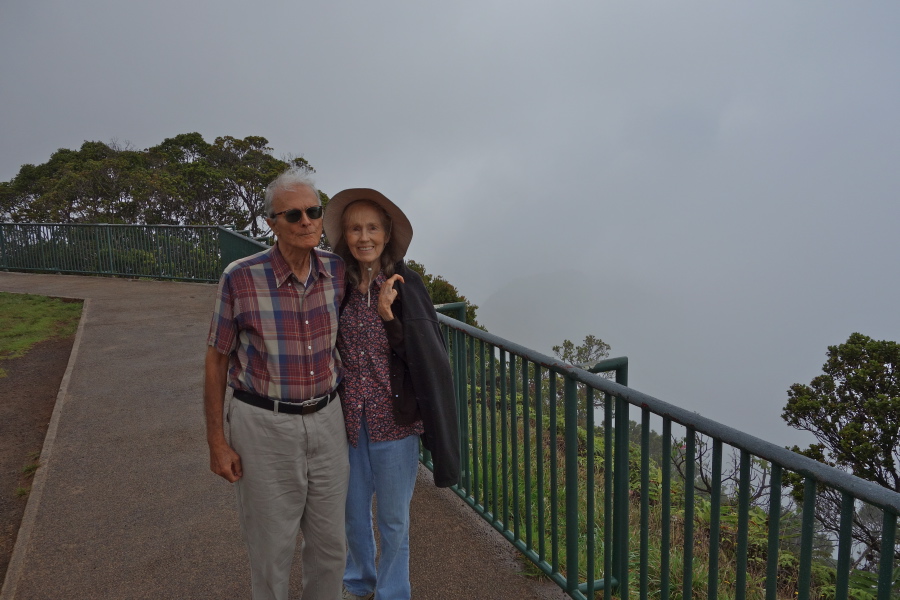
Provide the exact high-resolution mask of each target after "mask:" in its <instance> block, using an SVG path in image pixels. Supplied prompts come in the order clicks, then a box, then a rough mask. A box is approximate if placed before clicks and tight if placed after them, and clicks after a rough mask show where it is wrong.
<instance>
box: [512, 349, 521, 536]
mask: <svg viewBox="0 0 900 600" xmlns="http://www.w3.org/2000/svg"><path fill="white" fill-rule="evenodd" d="M518 360H519V357H518V356H516V355H515V354H510V361H509V396H510V403H509V408H510V411H509V422H510V430H509V432H510V434H511V436H512V467H513V472H512V488H513V490H512V497H513V499H512V509H513V516H512V519H513V535H514V536H515V539H517V540H520V539H522V530H521V520H522V516H521V514H520V513H519V493H520V492H521V490H520V489H519V477H521V472H522V470H521V467H520V466H519V416H518V412H519V411H518V405H519V397H518V393H517V389H516V386H517V384H518V379H517V375H518V373H517V369H516V365H517V363H518ZM523 360H524V359H523Z"/></svg>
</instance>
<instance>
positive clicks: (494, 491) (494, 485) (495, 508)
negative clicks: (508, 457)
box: [490, 346, 500, 523]
mask: <svg viewBox="0 0 900 600" xmlns="http://www.w3.org/2000/svg"><path fill="white" fill-rule="evenodd" d="M490 350H491V351H490V356H491V363H490V365H491V380H490V389H491V430H490V431H491V516H492V517H493V518H492V522H493V523H497V521H498V520H499V519H500V514H499V508H500V506H499V502H500V493H499V490H500V486H499V485H498V482H497V463H498V462H499V458H498V457H497V366H496V365H497V358H496V348H495V347H494V346H491V347H490Z"/></svg>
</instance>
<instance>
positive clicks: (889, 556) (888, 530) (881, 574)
mask: <svg viewBox="0 0 900 600" xmlns="http://www.w3.org/2000/svg"><path fill="white" fill-rule="evenodd" d="M896 540H897V515H895V514H893V513H892V512H891V511H889V510H885V511H884V514H883V515H882V519H881V557H880V559H879V565H878V600H890V598H891V588H892V587H894V586H893V585H892V584H893V578H894V569H893V562H894V561H893V559H894V556H893V552H892V551H891V549H892V548H893V547H894V546H895V545H896V543H897V541H896ZM895 589H896V588H895ZM895 597H896V596H895Z"/></svg>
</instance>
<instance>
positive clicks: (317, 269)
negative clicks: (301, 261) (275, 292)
mask: <svg viewBox="0 0 900 600" xmlns="http://www.w3.org/2000/svg"><path fill="white" fill-rule="evenodd" d="M309 260H310V273H311V274H312V275H313V279H314V280H315V279H318V278H319V277H320V276H322V275H324V276H325V277H332V274H331V273H329V272H328V269H326V268H325V265H324V263H323V262H322V259H321V258H320V257H319V254H318V252H316V249H315V248H313V249H312V250H310V251H309ZM272 271H273V273H274V274H275V284H276V285H277V286H278V287H281V286H283V285H284V284H285V283H287V282H288V281H289V280H290V279H291V277H294V279H295V280H296V279H297V278H296V277H295V276H294V272H293V271H291V267H290V265H288V262H287V260H285V258H284V255H283V254H282V253H281V250H280V249H279V248H278V243H277V242H276V244H275V245H274V246H273V247H272ZM300 283H302V284H303V285H304V286H305V285H306V283H307V282H306V281H301V282H300Z"/></svg>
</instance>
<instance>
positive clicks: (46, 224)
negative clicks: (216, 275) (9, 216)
mask: <svg viewBox="0 0 900 600" xmlns="http://www.w3.org/2000/svg"><path fill="white" fill-rule="evenodd" d="M0 225H15V226H17V227H20V226H40V227H49V226H51V225H52V226H54V227H167V228H172V229H216V228H218V227H221V225H168V224H164V223H143V224H131V223H15V222H12V221H3V222H0Z"/></svg>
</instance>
